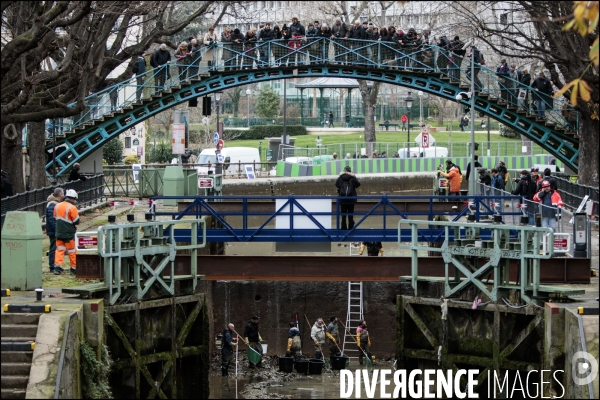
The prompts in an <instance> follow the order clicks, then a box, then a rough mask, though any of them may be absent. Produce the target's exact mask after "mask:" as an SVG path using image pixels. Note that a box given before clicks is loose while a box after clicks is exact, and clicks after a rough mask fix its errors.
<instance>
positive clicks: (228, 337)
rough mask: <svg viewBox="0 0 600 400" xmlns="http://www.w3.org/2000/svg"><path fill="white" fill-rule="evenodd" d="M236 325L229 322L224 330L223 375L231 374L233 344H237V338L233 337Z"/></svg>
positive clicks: (222, 350)
mask: <svg viewBox="0 0 600 400" xmlns="http://www.w3.org/2000/svg"><path fill="white" fill-rule="evenodd" d="M234 329H235V326H234V325H233V324H232V323H229V325H227V327H226V328H225V330H224V331H223V346H222V347H221V375H222V376H229V364H230V363H231V356H232V355H233V346H237V339H234V338H233V330H234Z"/></svg>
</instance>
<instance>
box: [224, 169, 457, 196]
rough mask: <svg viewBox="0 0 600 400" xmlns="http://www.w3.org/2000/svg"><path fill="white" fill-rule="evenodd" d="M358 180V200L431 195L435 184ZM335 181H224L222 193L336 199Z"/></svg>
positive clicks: (407, 177) (393, 178) (412, 179)
mask: <svg viewBox="0 0 600 400" xmlns="http://www.w3.org/2000/svg"><path fill="white" fill-rule="evenodd" d="M357 177H358V179H359V181H360V187H359V188H358V189H357V192H358V195H359V196H360V195H378V194H381V193H388V194H390V195H431V194H432V193H433V187H434V180H436V177H435V174H434V173H422V174H410V173H406V174H393V175H391V174H390V175H385V174H379V175H375V174H371V175H361V174H358V175H357ZM336 180H337V176H325V177H322V176H321V177H312V178H311V179H297V178H277V179H273V180H268V181H264V180H260V181H252V180H232V179H228V180H226V181H225V186H224V188H223V193H225V194H226V195H228V196H229V195H231V196H242V195H262V196H271V195H275V196H285V195H288V194H296V195H330V196H337V189H336V187H335V181H336ZM464 181H466V180H464ZM463 183H464V182H463ZM465 188H466V185H465Z"/></svg>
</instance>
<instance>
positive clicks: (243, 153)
mask: <svg viewBox="0 0 600 400" xmlns="http://www.w3.org/2000/svg"><path fill="white" fill-rule="evenodd" d="M220 156H221V157H222V158H221V160H222V162H223V175H234V174H236V175H237V171H238V166H239V167H240V168H239V169H240V170H241V171H242V172H241V173H242V174H245V171H244V165H253V164H254V163H256V164H257V165H256V168H260V155H259V154H258V149H257V148H255V147H226V148H224V149H223V150H221V154H220ZM218 162H219V160H218V159H217V155H216V152H215V149H204V150H202V151H201V152H200V155H199V156H198V158H197V159H196V164H207V165H202V166H199V167H196V169H197V170H198V175H208V171H209V170H210V171H215V169H214V168H215V164H217V163H218ZM208 164H210V167H209V166H208Z"/></svg>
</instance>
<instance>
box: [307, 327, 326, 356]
mask: <svg viewBox="0 0 600 400" xmlns="http://www.w3.org/2000/svg"><path fill="white" fill-rule="evenodd" d="M325 337H326V336H325V322H323V318H319V319H318V320H317V322H315V324H314V325H313V327H312V329H311V330H310V338H311V339H312V340H313V341H314V342H315V358H318V359H319V360H320V359H321V358H323V353H322V351H321V349H322V348H323V345H324V344H325Z"/></svg>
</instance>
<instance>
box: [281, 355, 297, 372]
mask: <svg viewBox="0 0 600 400" xmlns="http://www.w3.org/2000/svg"><path fill="white" fill-rule="evenodd" d="M293 369H294V357H279V370H280V371H281V372H292V370H293Z"/></svg>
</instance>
